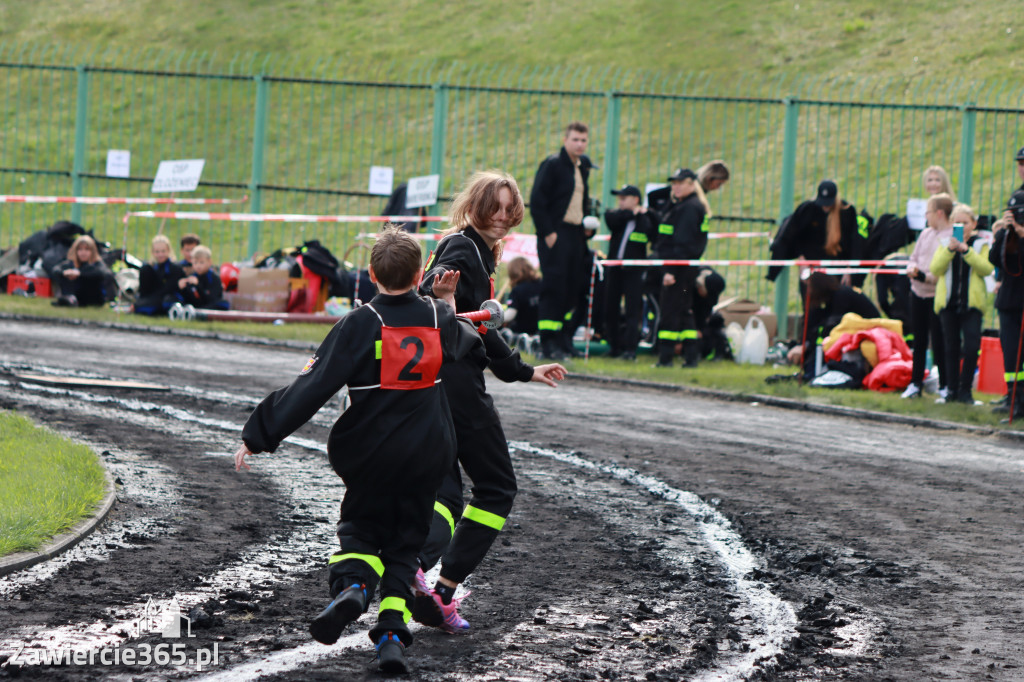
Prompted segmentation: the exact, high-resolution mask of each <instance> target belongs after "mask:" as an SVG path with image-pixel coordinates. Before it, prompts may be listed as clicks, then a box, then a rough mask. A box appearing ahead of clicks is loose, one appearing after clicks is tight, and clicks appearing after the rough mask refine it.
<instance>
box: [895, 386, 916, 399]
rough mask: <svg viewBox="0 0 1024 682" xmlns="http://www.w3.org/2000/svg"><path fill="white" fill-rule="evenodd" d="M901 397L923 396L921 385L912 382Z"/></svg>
mask: <svg viewBox="0 0 1024 682" xmlns="http://www.w3.org/2000/svg"><path fill="white" fill-rule="evenodd" d="M900 397H901V398H920V397H921V387H920V386H918V385H917V384H910V385H909V386H907V388H906V390H905V391H903V394H902V395H901V396H900Z"/></svg>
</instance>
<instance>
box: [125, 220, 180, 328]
mask: <svg viewBox="0 0 1024 682" xmlns="http://www.w3.org/2000/svg"><path fill="white" fill-rule="evenodd" d="M150 249H151V251H152V254H153V261H152V262H151V263H146V264H145V265H143V266H142V269H141V270H140V271H139V296H138V298H137V299H135V305H134V306H133V308H132V311H133V312H135V313H137V314H139V315H166V314H167V311H168V310H170V309H171V306H173V305H174V304H175V303H180V302H181V297H180V296H179V295H178V282H179V281H180V280H181V279H182V278H183V277H184V276H185V272H184V271H183V270H182V269H181V266H180V265H178V264H177V263H175V262H174V249H173V248H172V247H171V240H169V239H168V238H167V237H166V236H165V235H162V234H158V235H157V236H155V237H153V241H152V242H151V243H150Z"/></svg>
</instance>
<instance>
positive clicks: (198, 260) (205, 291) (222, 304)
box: [178, 245, 229, 310]
mask: <svg viewBox="0 0 1024 682" xmlns="http://www.w3.org/2000/svg"><path fill="white" fill-rule="evenodd" d="M178 289H179V290H180V292H181V299H182V301H183V302H185V303H188V304H190V305H192V306H193V307H195V308H205V309H207V310H227V309H228V307H229V305H228V302H227V301H225V300H224V286H223V285H222V284H221V281H220V275H218V274H217V271H216V268H214V267H213V254H211V253H210V249H209V248H207V247H205V246H202V245H200V246H197V247H195V248H194V249H193V250H192V274H191V275H186V276H185V277H183V278H181V279H179V280H178Z"/></svg>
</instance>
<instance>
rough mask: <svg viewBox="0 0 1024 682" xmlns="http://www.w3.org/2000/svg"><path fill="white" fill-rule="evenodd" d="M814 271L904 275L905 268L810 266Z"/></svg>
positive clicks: (842, 273) (837, 273) (840, 273)
mask: <svg viewBox="0 0 1024 682" xmlns="http://www.w3.org/2000/svg"><path fill="white" fill-rule="evenodd" d="M811 269H812V270H813V271H814V272H824V273H825V274H826V275H905V274H907V271H906V270H896V269H893V268H811Z"/></svg>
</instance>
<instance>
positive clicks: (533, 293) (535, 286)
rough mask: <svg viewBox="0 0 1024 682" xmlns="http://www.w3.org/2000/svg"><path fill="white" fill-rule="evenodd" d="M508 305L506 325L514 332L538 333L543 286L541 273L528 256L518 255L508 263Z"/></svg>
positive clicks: (518, 333) (517, 333)
mask: <svg viewBox="0 0 1024 682" xmlns="http://www.w3.org/2000/svg"><path fill="white" fill-rule="evenodd" d="M508 281H509V284H510V285H511V291H509V294H508V307H507V308H505V326H507V327H508V328H509V329H510V330H511V331H512V333H513V334H516V335H520V334H529V335H536V334H537V320H538V319H539V317H538V310H539V309H540V289H541V286H543V284H542V282H541V278H540V275H538V274H537V271H536V270H535V269H534V267H533V265H532V264H531V263H530V261H528V260H527V259H526V258H523V257H522V256H516V257H515V258H513V259H512V260H510V261H509V263H508Z"/></svg>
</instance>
